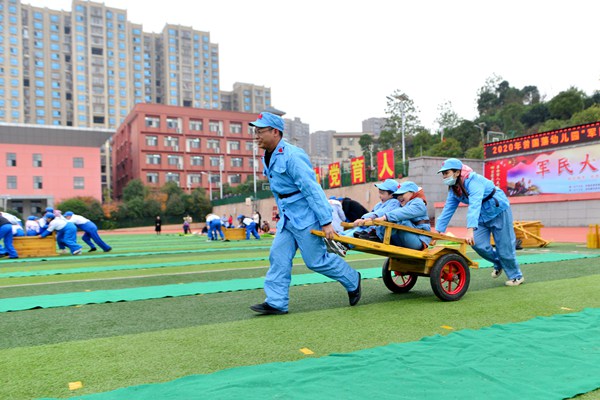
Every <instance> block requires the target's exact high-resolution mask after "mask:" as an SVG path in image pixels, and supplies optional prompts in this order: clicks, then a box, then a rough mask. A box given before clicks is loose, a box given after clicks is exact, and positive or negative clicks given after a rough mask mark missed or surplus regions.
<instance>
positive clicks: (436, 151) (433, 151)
mask: <svg viewBox="0 0 600 400" xmlns="http://www.w3.org/2000/svg"><path fill="white" fill-rule="evenodd" d="M463 154H464V152H463V150H462V148H461V147H460V143H458V140H456V139H453V138H449V139H444V141H443V142H439V143H436V144H435V145H433V146H432V147H431V148H430V149H429V151H428V152H427V155H428V156H433V157H456V158H461V157H462V156H463Z"/></svg>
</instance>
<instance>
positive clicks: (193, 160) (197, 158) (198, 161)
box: [190, 156, 204, 167]
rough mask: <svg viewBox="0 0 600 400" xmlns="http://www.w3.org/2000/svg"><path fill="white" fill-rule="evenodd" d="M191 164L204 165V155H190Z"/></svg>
mask: <svg viewBox="0 0 600 400" xmlns="http://www.w3.org/2000/svg"><path fill="white" fill-rule="evenodd" d="M190 164H191V165H193V166H196V167H197V166H202V165H204V157H201V156H192V157H190Z"/></svg>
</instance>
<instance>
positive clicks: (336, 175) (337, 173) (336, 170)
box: [329, 162, 342, 188]
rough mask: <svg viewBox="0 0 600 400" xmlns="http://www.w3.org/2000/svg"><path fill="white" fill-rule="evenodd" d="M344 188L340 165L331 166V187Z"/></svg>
mask: <svg viewBox="0 0 600 400" xmlns="http://www.w3.org/2000/svg"><path fill="white" fill-rule="evenodd" d="M340 186H342V171H341V169H340V163H339V162H336V163H333V164H329V187H330V188H335V187H340Z"/></svg>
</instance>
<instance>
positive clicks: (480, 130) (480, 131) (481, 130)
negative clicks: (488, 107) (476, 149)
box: [473, 122, 485, 145]
mask: <svg viewBox="0 0 600 400" xmlns="http://www.w3.org/2000/svg"><path fill="white" fill-rule="evenodd" d="M473 126H474V127H475V128H477V129H479V133H481V144H482V145H483V144H485V142H484V139H483V128H484V127H485V122H480V123H478V124H476V125H475V124H473Z"/></svg>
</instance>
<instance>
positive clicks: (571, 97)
mask: <svg viewBox="0 0 600 400" xmlns="http://www.w3.org/2000/svg"><path fill="white" fill-rule="evenodd" d="M584 100H585V93H583V92H582V91H580V90H579V89H576V88H574V87H572V88H569V89H568V90H565V91H564V92H560V93H559V94H557V95H556V96H554V97H553V98H552V100H550V101H549V102H548V110H550V117H551V118H553V119H562V120H566V119H569V118H571V117H572V116H573V114H575V113H576V112H579V111H583V107H584Z"/></svg>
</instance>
